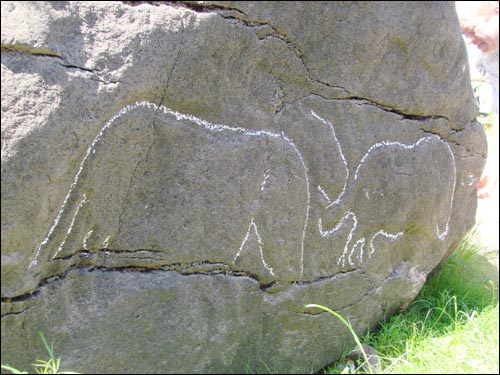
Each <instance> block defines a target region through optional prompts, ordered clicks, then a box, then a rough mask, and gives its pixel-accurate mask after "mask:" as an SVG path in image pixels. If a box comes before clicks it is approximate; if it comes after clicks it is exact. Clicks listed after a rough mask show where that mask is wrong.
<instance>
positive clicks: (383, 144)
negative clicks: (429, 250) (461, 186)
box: [354, 135, 457, 241]
mask: <svg viewBox="0 0 500 375" xmlns="http://www.w3.org/2000/svg"><path fill="white" fill-rule="evenodd" d="M433 140H434V141H438V142H440V143H442V144H444V145H445V146H446V148H447V151H448V153H449V154H450V156H451V160H452V165H453V186H452V190H451V195H450V208H449V211H448V218H447V220H446V224H445V229H444V230H443V231H442V232H440V229H439V224H436V232H437V237H438V238H439V239H440V240H441V241H444V240H445V238H446V237H447V235H448V232H449V224H450V221H451V213H452V211H453V201H454V198H455V188H456V180H457V167H456V162H455V155H454V154H453V151H452V150H451V147H450V145H449V144H448V143H447V142H444V141H443V140H442V139H441V138H439V137H438V136H437V135H430V136H427V137H423V138H420V139H419V140H418V141H417V142H415V143H411V144H405V143H401V142H394V141H392V142H390V141H383V142H377V143H375V144H373V145H372V146H371V147H370V148H369V149H368V151H367V152H366V153H365V154H364V155H363V157H362V158H361V161H360V162H359V164H358V166H357V167H356V171H355V173H354V180H357V178H358V175H359V169H360V168H361V167H362V165H363V164H364V162H365V160H366V159H367V158H368V156H369V154H370V153H372V152H373V151H374V150H376V149H380V148H382V147H388V146H397V147H401V148H404V149H407V150H411V149H414V148H415V147H417V146H420V145H421V144H422V143H424V142H431V141H433Z"/></svg>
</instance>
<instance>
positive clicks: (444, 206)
mask: <svg viewBox="0 0 500 375" xmlns="http://www.w3.org/2000/svg"><path fill="white" fill-rule="evenodd" d="M450 171H451V173H450ZM455 183H456V166H455V158H454V155H453V152H452V151H451V148H450V146H449V145H448V144H447V143H446V142H444V141H443V140H442V139H440V138H439V137H438V136H436V135H430V136H426V137H422V138H420V139H419V140H418V141H416V142H415V143H412V144H404V143H401V142H379V143H375V144H374V145H372V146H371V147H370V148H369V149H368V151H367V152H366V153H365V154H364V156H363V157H362V158H361V161H360V162H359V164H358V166H357V167H356V169H355V170H354V173H353V174H351V175H350V176H348V179H347V182H346V185H345V189H344V190H343V192H342V194H341V197H340V199H337V200H336V201H335V202H332V203H330V204H329V205H328V208H327V211H328V212H327V213H326V215H325V218H326V217H328V218H333V219H331V220H329V221H328V223H329V227H330V229H325V227H326V226H327V225H326V224H325V218H319V220H318V227H319V232H320V234H321V236H322V237H328V236H332V235H334V234H336V232H338V231H339V229H341V228H342V227H344V226H345V225H350V230H349V232H348V236H347V239H346V242H345V246H344V249H343V251H342V254H341V255H340V257H339V259H338V264H340V265H341V266H342V267H344V266H345V265H346V263H348V265H349V266H354V265H355V264H356V263H358V264H361V263H362V262H363V259H366V256H368V257H371V256H372V255H373V254H374V252H375V250H376V245H375V240H376V239H377V238H378V237H382V238H385V239H387V240H389V241H394V240H397V239H399V238H401V237H402V236H404V235H405V233H415V232H423V233H425V234H426V235H432V236H437V237H438V238H439V239H440V240H444V239H445V238H446V236H447V234H448V230H449V223H450V217H451V211H452V208H453V197H454V192H455ZM355 207H363V210H359V209H356V208H355ZM431 207H432V209H431ZM347 223H349V224H347ZM377 241H379V240H377Z"/></svg>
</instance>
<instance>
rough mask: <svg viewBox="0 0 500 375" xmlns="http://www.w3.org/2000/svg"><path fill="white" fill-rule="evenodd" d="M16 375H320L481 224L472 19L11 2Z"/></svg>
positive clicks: (367, 6) (9, 285)
mask: <svg viewBox="0 0 500 375" xmlns="http://www.w3.org/2000/svg"><path fill="white" fill-rule="evenodd" d="M1 10H2V20H1V22H2V27H1V34H2V36H1V42H2V165H1V167H2V171H1V172H2V174H1V175H2V177H1V178H2V198H1V205H2V208H1V220H2V249H1V251H2V275H1V277H2V333H1V334H2V348H1V351H2V363H8V364H10V365H12V366H14V367H18V368H25V369H27V368H29V366H30V364H31V363H32V362H33V360H34V358H43V357H44V356H45V353H44V349H43V346H42V345H41V343H40V340H39V338H38V331H43V332H44V334H45V336H46V337H47V338H48V339H49V341H52V340H54V341H55V343H56V347H55V348H56V354H57V355H60V356H61V357H62V358H63V364H64V367H65V368H66V369H71V370H74V371H79V372H87V373H138V372H143V373H238V372H244V371H245V368H246V366H249V367H250V368H251V369H253V370H254V371H258V370H259V369H262V368H264V366H269V367H270V368H273V369H275V370H276V371H288V372H290V371H292V372H310V371H318V370H319V369H321V368H322V367H324V366H325V365H327V364H328V363H330V362H332V361H333V360H335V359H336V358H338V357H339V356H340V355H341V353H342V351H343V350H344V349H345V348H346V347H352V345H353V340H352V337H350V334H349V332H348V331H347V329H345V327H343V326H342V324H341V323H340V322H339V321H336V320H335V319H334V318H333V317H332V316H331V315H328V314H325V313H320V311H319V310H318V311H315V310H312V309H306V308H305V307H304V305H305V304H308V303H316V304H322V305H325V306H328V307H329V308H331V309H334V310H335V311H337V312H339V313H340V314H342V315H343V316H344V317H346V318H348V319H349V321H350V322H351V323H352V324H353V327H354V328H355V330H356V332H358V334H362V333H364V332H366V330H367V329H369V328H373V327H375V326H376V324H377V323H378V322H379V321H380V320H381V319H383V318H385V317H387V316H390V315H391V314H393V313H395V312H396V311H398V310H400V309H403V308H405V306H407V305H408V304H409V303H410V302H411V301H412V300H413V299H414V297H415V296H416V295H417V293H418V292H419V291H420V289H421V287H422V286H423V284H424V282H425V280H426V277H427V275H428V274H429V273H430V272H431V271H432V270H434V269H435V268H436V267H437V266H438V265H439V264H440V263H441V262H442V261H443V260H444V259H446V257H447V256H448V255H449V254H450V252H451V251H453V250H454V248H455V247H456V245H457V244H458V242H459V241H460V239H461V238H462V236H463V235H464V234H465V233H466V232H467V231H468V230H469V229H470V228H471V227H472V225H473V224H474V218H475V210H476V193H475V185H476V183H477V180H478V178H479V176H480V174H481V171H482V168H483V166H484V161H485V152H486V141H485V136H484V132H483V130H482V127H481V126H480V124H478V123H477V122H475V121H474V119H475V117H476V113H477V107H476V104H475V101H474V98H473V95H472V90H471V87H470V82H469V75H468V66H467V58H466V51H465V46H464V45H463V41H462V38H461V35H460V32H459V27H458V21H457V19H456V15H455V13H454V6H453V3H452V2H416V3H408V2H352V3H349V2H307V3H305V2H178V3H169V2H91V1H88V2H78V1H75V2H9V1H6V2H2V9H1Z"/></svg>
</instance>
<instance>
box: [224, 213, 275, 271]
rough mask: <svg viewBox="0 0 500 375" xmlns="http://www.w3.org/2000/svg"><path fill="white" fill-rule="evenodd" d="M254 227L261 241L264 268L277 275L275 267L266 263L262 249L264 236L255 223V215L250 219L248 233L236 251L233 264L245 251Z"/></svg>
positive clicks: (261, 258) (261, 257)
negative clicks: (261, 235)
mask: <svg viewBox="0 0 500 375" xmlns="http://www.w3.org/2000/svg"><path fill="white" fill-rule="evenodd" d="M252 228H253V230H254V232H255V234H256V236H257V241H258V243H259V251H260V260H261V262H262V265H263V266H264V268H265V269H266V270H268V271H269V273H270V274H271V275H272V276H275V274H274V270H273V268H272V267H269V265H268V264H267V263H266V261H265V259H264V251H263V250H262V246H264V242H263V241H262V238H261V237H260V234H259V231H258V229H257V224H255V221H254V219H253V217H252V220H251V221H250V225H249V226H248V230H247V233H246V235H245V238H244V239H243V242H242V243H241V245H240V249H239V250H238V252H237V253H236V255H235V257H234V259H233V264H235V263H236V260H237V259H238V257H239V256H240V255H241V252H242V251H243V248H244V246H245V244H246V242H247V241H248V238H249V237H250V231H251V230H252Z"/></svg>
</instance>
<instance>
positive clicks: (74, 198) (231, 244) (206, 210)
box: [31, 102, 310, 282]
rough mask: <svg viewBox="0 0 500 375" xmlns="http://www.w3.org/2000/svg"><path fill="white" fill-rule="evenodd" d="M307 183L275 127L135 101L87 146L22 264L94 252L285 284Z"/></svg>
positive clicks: (296, 252) (298, 248) (296, 261)
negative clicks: (247, 125) (216, 120)
mask: <svg viewBox="0 0 500 375" xmlns="http://www.w3.org/2000/svg"><path fill="white" fill-rule="evenodd" d="M119 155H124V156H126V158H125V157H124V158H120V157H119ZM308 184H309V180H308V176H307V170H306V167H305V163H304V160H303V158H302V155H301V154H300V152H299V150H298V149H297V147H296V146H295V144H294V143H293V142H292V140H290V139H289V138H287V137H286V136H285V135H284V134H278V133H272V132H268V131H252V130H248V129H244V128H239V127H230V126H226V125H217V124H213V123H209V122H206V121H203V120H201V119H198V118H196V117H194V116H189V115H185V114H181V113H177V112H174V111H171V110H169V109H168V108H166V107H164V106H157V105H155V104H152V103H149V102H139V103H136V104H134V105H132V106H128V107H125V108H123V109H122V110H121V111H120V112H119V113H118V114H117V115H116V116H114V117H113V118H112V119H111V120H109V121H108V122H107V123H106V124H105V125H104V127H103V128H102V130H101V132H100V133H99V134H98V136H97V137H96V138H95V139H94V141H93V142H92V144H91V145H90V147H89V148H88V150H87V152H86V154H85V156H84V157H83V159H82V161H81V163H80V166H79V169H78V172H77V174H76V175H75V177H74V180H73V183H72V185H71V187H70V189H69V191H68V193H67V195H66V198H65V200H64V202H63V204H62V206H61V208H60V210H59V213H58V215H57V218H56V219H55V220H54V222H53V224H52V226H51V227H50V229H49V230H48V234H47V236H46V238H45V239H44V240H43V241H42V243H41V244H40V246H39V247H38V249H37V251H36V254H35V257H34V259H33V261H32V262H31V267H32V268H33V267H41V265H42V264H43V263H44V262H47V261H49V262H52V261H57V260H59V261H61V260H64V259H68V258H71V257H74V256H75V254H77V253H78V252H80V253H82V254H81V255H85V256H86V257H91V256H95V255H96V254H98V253H103V254H108V255H110V256H113V255H114V256H115V258H116V255H117V254H118V255H119V257H121V258H120V259H121V260H120V261H119V262H118V263H116V266H126V265H137V262H142V263H140V264H142V265H144V266H145V267H148V266H149V267H157V266H169V265H170V266H171V265H193V264H209V265H214V264H220V265H221V267H226V268H225V269H226V270H227V269H228V268H230V269H231V270H233V271H239V270H244V271H247V272H250V273H253V274H255V275H258V276H259V279H260V280H262V281H263V282H271V281H272V280H275V279H281V280H296V279H297V278H299V277H300V276H301V274H302V272H303V256H304V254H303V253H304V237H305V233H306V226H307V222H308V215H309V199H310V195H309V185H308ZM289 202H293V204H289ZM131 259H134V260H135V261H136V262H135V263H133V262H131ZM148 259H149V260H150V261H148ZM100 262H101V263H100V265H106V259H105V257H104V258H101V261H100ZM120 262H121V263H120ZM127 262H131V263H127ZM97 265H99V264H97Z"/></svg>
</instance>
